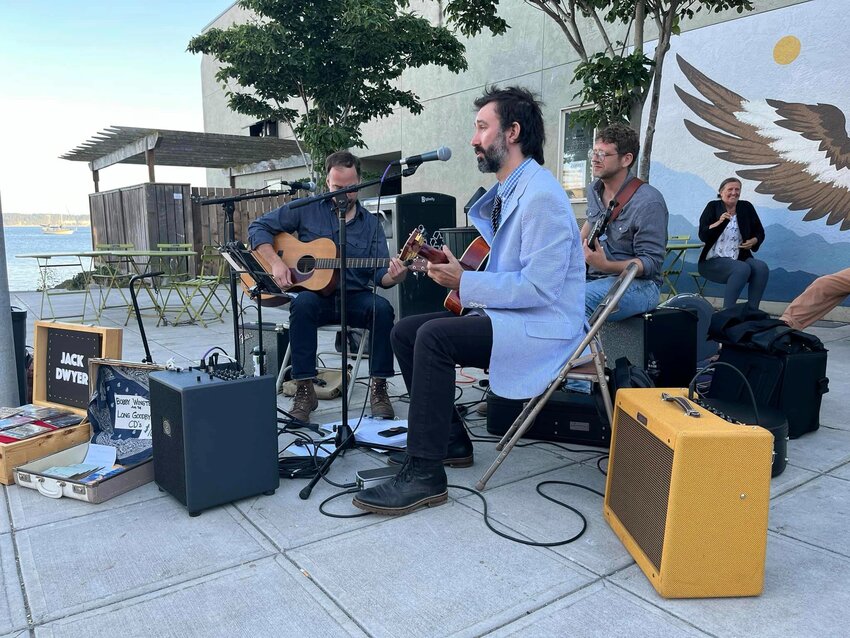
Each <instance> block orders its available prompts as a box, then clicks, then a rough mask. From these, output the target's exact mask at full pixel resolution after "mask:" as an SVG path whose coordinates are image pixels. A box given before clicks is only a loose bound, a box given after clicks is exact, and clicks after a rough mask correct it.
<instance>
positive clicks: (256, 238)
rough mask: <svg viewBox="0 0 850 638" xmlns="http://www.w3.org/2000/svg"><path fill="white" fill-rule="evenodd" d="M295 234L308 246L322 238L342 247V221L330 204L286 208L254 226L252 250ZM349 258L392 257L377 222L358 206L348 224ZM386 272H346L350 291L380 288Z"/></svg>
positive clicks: (263, 218)
mask: <svg viewBox="0 0 850 638" xmlns="http://www.w3.org/2000/svg"><path fill="white" fill-rule="evenodd" d="M282 232H285V233H295V234H297V235H298V239H299V241H302V242H308V241H313V240H314V239H319V238H322V237H325V238H328V239H332V240H333V241H334V243H335V244H336V245H337V246H339V218H338V217H337V216H336V213H335V212H334V210H333V206H332V205H331V202H330V200H324V201H316V202H311V203H309V204H306V205H305V206H299V207H298V208H290V205H289V204H285V205H283V206H281V207H280V208H276V209H274V210H272V211H270V212H268V213H266V214H265V215H263V216H262V217H259V218H257V219H255V220H254V221H252V222H251V224H250V226H248V240H249V242H250V244H251V247H252V248H256V247H257V246H259V245H260V244H273V243H274V237H275V235H277V234H278V233H282ZM345 245H346V257H377V258H379V259H386V258H388V257H389V256H390V253H389V248H388V247H387V238H386V235H385V234H384V229H383V227H382V226H381V223H380V222H379V221H378V218H377V217H376V216H375V215H372V214H371V213H370V212H369V211H367V210H366V209H365V208H363V206H361V205H360V202H358V203H357V208H356V209H355V213H354V217H353V218H352V219H351V221H348V222H346V224H345ZM386 272H387V268H386V267H383V268H377V269H375V268H349V269H348V270H347V272H346V286H347V289H348V291H350V292H355V291H358V290H367V289H369V288H371V286H372V284H374V285H376V286H380V285H381V278H382V277H383V276H384V274H385V273H386Z"/></svg>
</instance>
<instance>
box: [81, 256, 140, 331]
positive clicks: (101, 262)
mask: <svg viewBox="0 0 850 638" xmlns="http://www.w3.org/2000/svg"><path fill="white" fill-rule="evenodd" d="M94 248H95V250H98V251H99V250H103V251H115V252H116V253H120V252H121V251H126V250H133V248H134V246H133V244H96V245H95V247H94ZM97 262H98V264H97V268H95V270H94V272H93V273H92V276H91V281H92V283H93V284H97V286H98V290H99V291H100V303H99V304H98V307H97V311H96V316H95V321H98V320H99V319H100V316H101V315H102V314H103V311H104V310H106V309H107V308H118V307H121V308H131V307H132V304H131V303H130V301H129V299H127V296H126V295H125V294H124V290H123V289H122V285H121V284H123V283H128V282H129V281H130V275H131V273H130V272H128V271H127V270H126V268H127V257H122V256H121V255H120V254H111V255H106V256H103V257H100V258H99V259H97ZM113 289H115V290H118V294H120V295H121V299H122V300H123V301H124V303H123V304H122V305H120V306H107V305H106V302H107V300H108V299H109V293H110V292H112V290H113Z"/></svg>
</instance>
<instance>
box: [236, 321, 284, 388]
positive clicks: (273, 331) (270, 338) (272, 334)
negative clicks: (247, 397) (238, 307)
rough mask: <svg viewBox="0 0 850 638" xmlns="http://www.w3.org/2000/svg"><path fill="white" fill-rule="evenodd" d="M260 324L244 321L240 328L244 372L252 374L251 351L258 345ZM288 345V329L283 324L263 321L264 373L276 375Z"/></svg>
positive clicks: (252, 361) (252, 360)
mask: <svg viewBox="0 0 850 638" xmlns="http://www.w3.org/2000/svg"><path fill="white" fill-rule="evenodd" d="M259 328H260V324H258V323H256V322H247V323H245V325H244V327H243V330H242V352H244V353H245V355H244V362H245V374H247V375H248V376H249V377H250V376H254V358H253V357H252V356H251V351H252V350H253V349H254V347H255V346H258V345H260V330H259ZM288 347H289V330H288V329H287V327H286V326H285V325H283V324H276V323H271V322H270V321H264V322H263V350H265V351H266V369H265V372H266V374H273V375H274V376H275V377H277V374H278V372H280V364H281V363H283V357H284V356H285V355H286V349H287V348H288Z"/></svg>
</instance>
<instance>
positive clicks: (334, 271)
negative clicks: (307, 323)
mask: <svg viewBox="0 0 850 638" xmlns="http://www.w3.org/2000/svg"><path fill="white" fill-rule="evenodd" d="M424 245H426V244H425V236H424V233H423V231H422V229H421V228H417V229H415V230H413V232H411V233H410V237H408V238H407V241H406V242H404V245H403V246H402V247H401V250H400V251H399V253H398V258H399V259H400V260H401V261H402V262H404V264H405V265H406V266H407V267H408V268H409V269H410V270H414V271H419V272H424V271H425V270H426V264H425V261H424V260H422V259H416V256H417V255H418V254H419V251H420V249H421V248H422V246H424ZM274 249H275V252H276V253H277V254H278V256H280V258H281V259H282V260H283V262H284V263H285V264H286V265H287V266H288V267H289V274H290V277H291V278H292V283H293V285H292V286H291V287H290V288H287V289H286V292H300V291H303V290H309V291H312V292H316V293H318V294H320V295H324V296H327V295H330V294H333V292H334V290H336V287H337V283H338V282H339V268H340V259H339V257H337V250H336V244H335V243H334V242H333V240H332V239H327V238H319V239H314V240H313V241H308V242H302V241H299V240H298V239H297V238H296V237H295V236H294V235H291V234H289V233H278V234H277V235H276V236H275V238H274ZM251 254H252V255H253V256H254V258H255V259H256V260H257V263H259V264H260V266H261V267H262V268H263V270H264V271H265V272H266V273H268V274H269V275H271V274H272V267H271V265H270V264H269V263H268V262H267V261H266V260H265V259H264V258H263V256H262V255H260V253H259V252H257V251H256V250H252V251H251ZM345 262H346V267H347V268H386V267H388V266H389V265H390V259H388V258H379V257H348V258H347V259H346V260H345ZM240 279H241V280H242V288H243V290H245V292H246V293H247V292H250V290H251V288H253V287H254V285H255V282H254V278H253V277H251V275H249V274H248V273H244V272H243V273H241V274H240ZM289 300H290V298H289V297H287V296H286V295H280V294H267V293H264V294H262V295H261V296H260V303H262V305H263V306H269V307H274V306H282V305H284V304H286V303H289Z"/></svg>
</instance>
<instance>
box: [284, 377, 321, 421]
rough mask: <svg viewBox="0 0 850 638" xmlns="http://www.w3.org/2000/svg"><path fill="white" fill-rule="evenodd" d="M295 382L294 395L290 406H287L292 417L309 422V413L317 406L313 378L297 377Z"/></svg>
mask: <svg viewBox="0 0 850 638" xmlns="http://www.w3.org/2000/svg"><path fill="white" fill-rule="evenodd" d="M295 384H296V385H295V396H294V397H293V399H292V407H291V408H289V413H290V414H291V415H292V418H293V419H295V420H297V421H302V422H304V423H309V422H310V413H311V412H312V411H313V410H315V409H316V408H317V407H319V399H317V398H316V389H315V388H314V387H313V379H299V380H298V381H296V382H295Z"/></svg>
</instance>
